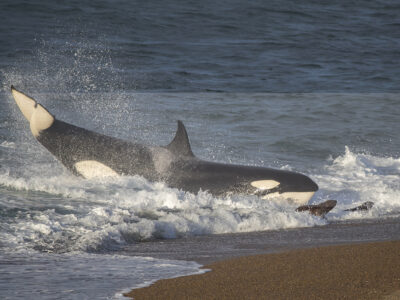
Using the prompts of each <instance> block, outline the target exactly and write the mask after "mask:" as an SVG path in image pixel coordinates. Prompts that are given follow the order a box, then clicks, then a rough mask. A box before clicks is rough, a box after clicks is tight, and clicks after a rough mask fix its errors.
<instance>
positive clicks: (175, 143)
mask: <svg viewBox="0 0 400 300" xmlns="http://www.w3.org/2000/svg"><path fill="white" fill-rule="evenodd" d="M165 148H167V149H168V150H169V151H171V152H172V153H174V154H175V155H178V156H190V157H193V156H194V154H193V152H192V149H191V147H190V143H189V137H188V134H187V132H186V128H185V125H183V123H182V121H178V129H177V131H176V134H175V137H174V139H173V140H172V142H171V143H170V144H169V145H167V146H166V147H165Z"/></svg>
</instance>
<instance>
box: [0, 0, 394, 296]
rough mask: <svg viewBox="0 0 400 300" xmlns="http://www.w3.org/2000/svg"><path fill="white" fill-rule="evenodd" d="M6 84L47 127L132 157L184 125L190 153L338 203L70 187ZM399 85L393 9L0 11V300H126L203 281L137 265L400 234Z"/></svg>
mask: <svg viewBox="0 0 400 300" xmlns="http://www.w3.org/2000/svg"><path fill="white" fill-rule="evenodd" d="M11 85H14V86H15V87H17V88H18V89H19V90H21V91H23V92H25V93H27V94H28V95H31V96H33V97H34V98H35V99H36V100H37V101H38V102H40V103H41V104H42V105H44V106H45V107H46V108H47V109H48V110H49V111H50V112H51V113H53V114H54V115H55V116H56V118H57V119H60V120H63V121H66V122H69V123H72V124H75V125H77V126H81V127H85V128H88V129H90V130H93V131H96V132H100V133H104V134H107V135H110V136H115V137H118V138H122V139H126V140H129V141H134V142H139V143H143V144H149V145H166V144H168V143H169V142H170V141H171V140H172V138H173V136H174V133H175V130H176V121H177V120H182V121H183V122H184V124H185V125H186V128H187V131H188V134H189V139H190V142H191V145H192V149H193V152H194V154H195V155H196V156H198V157H200V158H202V159H206V160H211V161H219V162H225V163H239V164H244V165H256V166H268V167H274V168H279V169H284V170H293V171H298V172H301V173H304V174H306V175H308V176H310V177H311V178H312V179H313V180H314V181H315V182H317V183H318V185H319V187H320V189H319V191H318V192H317V193H316V194H315V195H314V197H313V198H312V199H311V200H310V203H318V202H322V201H325V200H328V199H336V200H337V201H338V202H337V206H336V207H335V208H334V209H333V210H332V211H331V212H330V213H329V214H328V215H327V216H326V218H324V219H322V218H318V217H315V216H311V215H309V214H301V213H297V212H295V207H293V205H292V204H290V203H287V202H284V201H282V202H274V201H266V200H262V199H259V198H257V197H256V196H243V195H233V196H229V197H220V198H217V197H213V196H211V195H210V194H209V193H208V192H207V191H200V192H199V193H198V194H196V195H193V194H190V193H186V192H184V191H181V190H176V189H171V188H169V187H167V186H166V185H165V184H164V183H162V182H158V183H151V182H148V181H146V180H145V179H144V178H141V177H138V176H133V177H120V178H106V179H90V180H89V179H83V178H78V177H75V176H74V175H72V174H71V173H70V172H69V171H68V170H66V169H65V168H64V167H63V166H62V165H61V164H60V162H59V161H57V160H56V159H55V158H54V157H53V156H52V155H51V154H50V153H49V152H48V151H47V150H46V149H45V148H44V147H43V146H41V145H40V144H39V143H38V142H37V141H36V140H35V139H34V137H33V136H32V134H31V132H30V128H29V124H28V122H27V121H26V120H25V119H24V117H23V116H22V114H21V112H20V111H19V110H18V108H17V107H16V105H15V102H14V100H13V98H12V95H11V93H10V86H11ZM399 87H400V3H399V2H398V1H334V2H333V1H288V0H285V1H248V2H245V1H217V2H215V1H214V2H212V1H185V2H181V1H151V2H145V1H86V0H85V1H38V0H36V1H35V0H34V1H10V0H2V1H0V265H1V268H0V298H1V299H16V298H27V299H54V298H57V297H58V298H62V299H94V298H96V299H109V298H111V297H112V298H122V295H121V292H122V291H124V290H126V289H129V288H131V287H137V286H143V285H148V284H150V283H151V282H153V281H154V280H157V279H159V278H164V277H173V276H179V275H185V274H189V273H196V272H199V269H198V267H199V265H197V264H195V263H193V262H185V261H175V260H160V259H155V258H146V257H142V256H143V255H146V254H147V255H150V254H151V255H153V256H155V257H161V258H168V259H169V258H172V259H175V258H180V259H183V258H185V257H192V258H193V257H194V258H195V257H196V254H193V251H192V250H193V249H189V248H188V247H191V246H190V245H193V247H194V248H195V249H200V250H199V251H200V252H202V255H203V256H204V257H207V261H212V259H213V258H214V257H215V256H214V255H216V254H215V253H214V252H213V250H212V249H215V245H217V248H218V251H219V253H222V255H225V253H235V255H236V254H238V255H240V254H243V253H248V252H246V249H247V248H246V247H247V246H246V245H244V246H243V243H244V242H240V241H246V243H247V241H248V243H249V244H252V245H259V244H258V240H261V241H264V242H263V244H262V245H260V246H257V247H258V250H259V251H264V250H260V249H264V248H265V246H266V245H267V246H268V249H272V248H273V249H278V248H279V249H280V247H281V246H282V245H290V247H297V246H300V245H303V246H304V245H309V246H310V245H313V246H314V245H321V244H333V243H338V242H346V243H348V242H362V241H371V240H384V239H395V238H399V236H398V230H395V228H397V227H398V224H399V218H400V196H399V195H400V158H399V157H400V150H399V149H400V122H399V115H400V93H399ZM365 201H372V202H374V203H375V205H374V206H373V208H372V209H371V210H369V211H367V212H345V211H344V210H345V209H348V208H351V207H354V206H358V205H360V204H361V203H363V202H365ZM382 224H383V225H384V226H381V225H382ZM396 226H397V227H396ZM310 227H312V228H310ZM307 228H308V229H309V230H308V231H307ZM357 228H358V229H357ZM360 228H361V229H360ZM364 228H365V230H364ZM393 228H394V229H393ZM325 229H326V230H328V229H329V230H331V231H329V232H330V234H331V235H329V234H325V231H324V230H325ZM389 229H390V230H389ZM283 233H285V234H283ZM396 234H397V235H396ZM260 235H261V236H260ZM222 236H223V239H221V240H219V239H220V237H222ZM277 237H278V238H277ZM294 237H296V238H294ZM166 239H168V243H166V242H165V240H166ZM197 239H198V240H197ZM187 241H189V244H187V243H186V242H187ZM196 241H200V242H196ZM203 241H206V242H204V243H205V244H204V243H203ZM236 241H239V244H240V243H241V244H240V245H239V248H235V247H236V246H237V245H238V243H237V242H236ZM190 243H192V244H190ZM199 243H200V244H204V245H200V244H199ZM200 246H201V247H200ZM257 247H256V248H257ZM178 248H179V249H178ZM171 249H172V250H171ZM174 249H177V251H178V252H176V253H179V254H176V253H175V254H174ZM202 249H208V250H207V251H208V252H207V251H206V250H204V251H205V252H204V253H203V250H202ZM210 249H211V250H210ZM242 249H243V250H242ZM241 251H242V252H241ZM137 255H140V256H141V257H135V256H137ZM132 256H133V257H132Z"/></svg>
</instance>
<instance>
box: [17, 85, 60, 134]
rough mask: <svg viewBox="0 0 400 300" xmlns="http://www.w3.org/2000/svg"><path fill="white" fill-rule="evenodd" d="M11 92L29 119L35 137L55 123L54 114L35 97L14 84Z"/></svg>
mask: <svg viewBox="0 0 400 300" xmlns="http://www.w3.org/2000/svg"><path fill="white" fill-rule="evenodd" d="M11 93H12V95H13V97H14V100H15V102H16V103H17V105H18V107H19V109H20V110H21V112H22V114H23V115H24V117H25V118H26V119H27V120H28V121H29V124H30V128H31V132H32V134H33V136H34V137H38V136H39V134H40V132H41V131H42V130H46V129H47V128H49V127H50V126H51V125H52V124H53V123H54V120H55V118H54V116H53V115H52V114H51V113H49V112H48V111H47V109H46V108H44V107H43V106H42V105H40V104H39V103H37V102H36V101H35V99H33V98H31V97H29V96H27V95H25V94H24V93H22V92H20V91H18V90H16V89H15V88H14V86H11Z"/></svg>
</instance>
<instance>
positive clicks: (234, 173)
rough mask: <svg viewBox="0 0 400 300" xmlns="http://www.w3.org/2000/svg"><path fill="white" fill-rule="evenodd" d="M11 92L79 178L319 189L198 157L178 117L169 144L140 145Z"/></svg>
mask: <svg viewBox="0 0 400 300" xmlns="http://www.w3.org/2000/svg"><path fill="white" fill-rule="evenodd" d="M11 92H12V95H13V97H14V99H15V101H16V103H17V105H18V107H19V109H20V110H21V112H22V114H23V115H24V116H25V118H26V119H27V120H28V121H29V124H30V129H31V132H32V134H33V136H34V137H35V138H36V140H37V141H39V143H41V144H42V145H43V146H44V147H45V148H46V149H47V150H48V151H50V153H51V154H53V155H54V156H55V157H56V158H57V159H58V160H59V161H60V162H61V163H62V164H63V165H64V166H65V167H66V168H67V169H68V170H70V171H71V172H72V173H74V174H76V175H78V176H82V177H84V178H93V177H102V176H119V175H127V176H132V175H140V176H143V177H144V178H146V179H147V180H149V181H151V182H160V181H161V182H165V183H166V184H167V185H168V186H169V187H172V188H177V189H181V190H183V191H187V192H191V193H195V194H196V193H198V192H199V191H200V190H202V191H208V192H209V193H210V194H212V195H214V196H224V195H230V194H252V195H257V196H259V197H260V198H263V199H285V200H288V201H290V202H292V203H293V204H297V205H302V204H305V203H307V202H308V201H309V200H310V199H311V197H312V196H313V195H314V193H315V192H316V191H317V190H318V186H317V184H316V183H315V182H314V181H312V180H311V179H310V178H309V177H307V176H306V175H303V174H300V173H296V172H291V171H286V170H277V169H271V168H264V167H253V166H244V165H231V164H223V163H217V162H209V161H205V160H202V159H199V158H197V157H196V156H195V155H194V154H193V152H192V149H191V146H190V143H189V138H188V134H187V132H186V129H185V126H184V125H183V123H182V122H181V121H178V129H177V131H176V134H175V137H174V139H173V140H172V142H171V143H170V144H168V145H166V146H145V145H142V144H139V143H135V142H130V141H125V140H122V139H118V138H114V137H110V136H106V135H103V134H99V133H96V132H93V131H90V130H87V129H84V128H81V127H77V126H75V125H72V124H69V123H66V122H63V121H61V120H57V119H56V118H55V117H54V116H53V115H52V114H51V113H50V112H49V111H48V110H47V109H46V108H45V107H43V106H42V105H41V104H39V103H38V102H37V101H36V100H34V99H33V98H31V97H29V96H27V95H26V94H24V93H22V92H20V91H18V90H17V89H15V88H14V87H13V86H11Z"/></svg>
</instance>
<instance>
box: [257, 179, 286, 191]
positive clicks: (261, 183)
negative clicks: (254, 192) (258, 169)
mask: <svg viewBox="0 0 400 300" xmlns="http://www.w3.org/2000/svg"><path fill="white" fill-rule="evenodd" d="M250 184H251V186H252V187H255V188H257V189H260V190H270V189H273V188H274V187H277V186H278V185H279V184H280V182H278V181H275V180H257V181H252V182H251V183H250Z"/></svg>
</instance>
